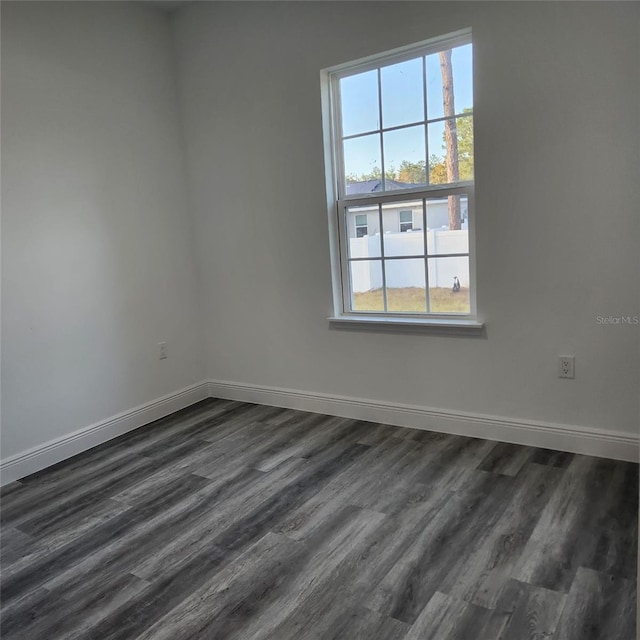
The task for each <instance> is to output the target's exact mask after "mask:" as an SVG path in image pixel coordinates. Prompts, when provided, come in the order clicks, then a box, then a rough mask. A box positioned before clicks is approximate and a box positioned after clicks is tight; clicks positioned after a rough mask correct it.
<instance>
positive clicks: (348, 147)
mask: <svg viewBox="0 0 640 640" xmlns="http://www.w3.org/2000/svg"><path fill="white" fill-rule="evenodd" d="M381 166H382V162H381V160H380V136H379V135H378V134H373V135H371V136H362V137H361V138H350V139H349V140H345V141H344V173H345V182H346V184H347V195H350V194H352V193H368V192H370V191H379V190H380V188H381V185H380V180H381V177H382V171H381V169H380V167H381ZM363 182H364V183H366V184H361V183H363ZM350 185H352V186H350Z"/></svg>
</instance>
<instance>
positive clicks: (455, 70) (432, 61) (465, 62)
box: [426, 44, 473, 120]
mask: <svg viewBox="0 0 640 640" xmlns="http://www.w3.org/2000/svg"><path fill="white" fill-rule="evenodd" d="M449 51H451V60H450V66H449V69H450V71H451V78H452V80H453V100H452V104H451V105H450V107H449V108H450V109H451V111H448V112H446V113H445V108H444V102H443V91H442V86H443V69H442V65H441V59H440V54H439V53H434V54H432V55H429V56H427V57H426V63H427V114H428V115H427V117H428V118H429V120H433V119H434V118H443V117H445V116H448V115H454V114H458V113H464V112H465V111H466V110H470V109H472V108H473V51H472V47H471V45H470V44H466V45H463V46H461V47H454V48H453V49H449ZM444 64H445V73H446V72H447V66H446V65H447V64H449V63H448V62H447V60H446V56H445V60H444Z"/></svg>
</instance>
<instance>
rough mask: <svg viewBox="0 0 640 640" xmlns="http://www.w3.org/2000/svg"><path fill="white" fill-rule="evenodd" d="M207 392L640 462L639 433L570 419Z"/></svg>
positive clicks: (266, 391) (235, 387) (265, 392)
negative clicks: (546, 419) (559, 420)
mask: <svg viewBox="0 0 640 640" xmlns="http://www.w3.org/2000/svg"><path fill="white" fill-rule="evenodd" d="M208 389H209V396H211V397H215V398H225V399H228V400H241V401H243V402H254V403H258V404H266V405H271V406H275V407H285V408H287V409H299V410H302V411H311V412H314V413H326V414H328V415H332V416H341V417H344V418H355V419H357V420H369V421H371V422H383V423H385V424H392V425H397V426H401V427H411V428H414V429H423V430H427V431H437V432H440V433H451V434H455V435H462V436H471V437H474V438H484V439H486V440H497V441H499V442H509V443H513V444H521V445H528V446H533V447H543V448H546V449H557V450H559V451H569V452H571V453H582V454H586V455H592V456H598V457H603V458H612V459H615V460H628V461H631V462H638V459H639V446H640V437H639V435H638V434H633V433H627V432H624V431H609V430H606V429H593V428H591V427H578V426H575V425H568V424H556V423H550V422H538V421H531V420H519V419H512V418H504V417H501V416H491V415H484V414H472V413H461V412H457V411H445V410H441V409H433V408H429V407H421V406H414V405H407V404H398V403H393V402H379V401H377V400H366V399H362V398H349V397H345V396H335V395H328V394H323V393H310V392H307V391H296V390H293V389H280V388H276V387H264V386H258V385H253V384H243V383H238V382H227V381H221V380H210V381H209V384H208Z"/></svg>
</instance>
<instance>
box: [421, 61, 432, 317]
mask: <svg viewBox="0 0 640 640" xmlns="http://www.w3.org/2000/svg"><path fill="white" fill-rule="evenodd" d="M422 99H423V101H424V103H423V108H424V155H425V158H424V179H425V182H426V183H427V184H431V176H430V175H429V123H428V120H427V118H428V117H429V113H428V112H427V108H428V103H427V57H426V56H422ZM424 228H425V233H426V229H427V227H426V225H425V227H424ZM425 238H426V236H425ZM425 248H426V247H425ZM425 254H426V251H425ZM428 306H429V305H427V308H428Z"/></svg>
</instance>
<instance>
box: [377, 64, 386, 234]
mask: <svg viewBox="0 0 640 640" xmlns="http://www.w3.org/2000/svg"><path fill="white" fill-rule="evenodd" d="M377 78H378V119H379V121H380V165H381V168H380V171H381V172H382V175H381V176H380V180H381V182H382V190H383V191H386V189H387V185H386V184H385V178H384V136H383V134H382V132H383V129H382V124H383V123H382V71H381V70H380V68H378V74H377ZM380 228H382V227H380Z"/></svg>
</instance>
